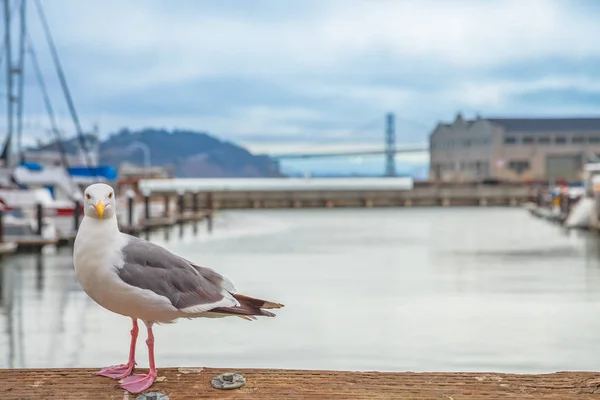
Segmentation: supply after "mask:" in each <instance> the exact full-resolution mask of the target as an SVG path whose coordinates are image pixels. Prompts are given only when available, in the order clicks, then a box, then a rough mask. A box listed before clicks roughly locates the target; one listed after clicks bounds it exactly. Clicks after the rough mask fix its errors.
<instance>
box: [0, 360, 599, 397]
mask: <svg viewBox="0 0 600 400" xmlns="http://www.w3.org/2000/svg"><path fill="white" fill-rule="evenodd" d="M93 372H95V370H91V369H21V370H16V369H14V370H0V394H1V396H2V399H11V400H13V399H15V400H21V399H64V400H70V399H77V400H79V399H106V400H109V399H115V400H116V399H118V400H123V399H135V398H136V397H137V395H132V394H127V393H126V392H125V391H124V390H122V389H117V388H115V387H114V386H115V384H116V381H114V380H112V379H109V378H104V377H97V376H93V375H92V374H93ZM223 372H237V373H241V374H242V375H243V376H244V377H245V378H246V382H247V383H246V385H245V386H244V387H242V388H240V389H234V390H229V391H227V390H216V389H213V388H212V387H211V386H210V380H211V379H212V378H213V377H215V376H217V375H219V374H221V373H223ZM159 376H161V377H164V380H163V381H162V382H157V383H155V384H154V385H153V386H152V387H151V388H150V389H149V390H148V392H151V391H160V392H162V393H166V394H167V395H169V398H170V400H179V399H241V400H244V399H246V400H249V399H252V400H255V399H290V400H296V399H319V400H322V399H323V400H325V399H365V400H366V399H369V400H379V399H413V400H415V399H446V400H462V399H565V400H566V399H568V400H577V399H600V373H592V372H559V373H554V374H545V375H516V374H495V373H381V372H339V371H295V370H271V369H264V370H262V369H236V370H222V369H212V368H211V369H203V370H202V371H200V372H198V371H197V370H193V369H186V368H181V369H179V368H165V369H160V370H159Z"/></svg>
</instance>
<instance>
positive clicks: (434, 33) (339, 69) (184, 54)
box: [27, 0, 600, 145]
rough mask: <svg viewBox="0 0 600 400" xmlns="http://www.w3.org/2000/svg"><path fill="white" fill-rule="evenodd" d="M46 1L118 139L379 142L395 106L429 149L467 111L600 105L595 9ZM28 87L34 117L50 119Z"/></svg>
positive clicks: (343, 0) (64, 45) (91, 115)
mask: <svg viewBox="0 0 600 400" xmlns="http://www.w3.org/2000/svg"><path fill="white" fill-rule="evenodd" d="M44 4H45V7H46V11H47V15H48V20H49V22H50V24H51V26H52V29H53V31H54V33H55V39H56V42H57V45H58V48H59V52H60V54H61V56H62V60H63V64H64V67H65V70H66V72H67V74H68V78H69V82H70V83H71V86H72V91H73V95H74V98H75V100H76V101H77V105H78V109H79V112H80V114H81V115H82V119H83V120H84V122H85V123H86V124H87V126H91V124H92V123H93V122H99V123H100V127H101V129H102V130H103V131H104V132H107V131H114V130H116V129H118V128H120V127H121V126H123V125H127V126H129V127H132V128H141V127H146V126H157V127H179V128H191V129H198V130H205V131H210V132H211V133H214V134H217V135H219V136H222V137H224V138H225V139H229V140H237V141H242V142H244V143H249V144H252V143H263V144H264V143H272V144H273V145H276V144H277V142H280V143H283V142H286V143H288V142H294V141H295V142H298V143H304V142H310V141H312V142H313V143H321V144H322V143H326V142H332V141H338V142H357V143H359V142H360V143H363V142H369V141H371V142H372V143H377V144H379V143H381V140H382V135H383V134H382V132H383V129H384V126H383V119H384V115H385V113H386V112H388V111H393V112H395V113H396V116H397V121H398V126H397V130H398V137H399V138H400V139H399V140H403V141H406V142H420V141H422V140H423V138H425V137H426V135H427V133H428V132H429V130H431V129H432V128H433V126H434V125H435V123H436V122H437V120H439V119H444V120H451V119H452V118H453V116H454V114H455V113H456V112H457V111H459V110H460V111H464V112H466V113H476V112H479V113H480V114H482V115H485V114H494V115H498V114H503V115H516V114H519V115H526V114H528V113H530V114H531V113H536V114H546V115H547V114H550V113H560V114H565V113H574V114H582V113H588V112H593V111H594V110H595V109H597V99H598V97H599V96H600V87H599V85H598V84H597V83H596V82H598V80H599V78H600V72H599V71H598V69H597V68H596V65H597V63H598V61H600V47H599V46H597V45H596V43H595V41H594V40H593V38H595V37H597V36H599V34H600V25H598V24H597V20H598V17H599V13H600V7H597V6H596V5H595V3H594V2H590V1H572V2H566V1H560V0H528V1H522V0H491V1H485V2H483V1H469V0H454V1H449V0H447V1H446V0H420V1H399V0H352V1H350V0H319V1H317V0H306V1H295V2H291V1H290V2H278V1H276V0H272V1H266V0H264V1H253V2H243V1H242V2H241V1H233V0H221V1H219V2H214V1H208V0H178V1H177V2H176V3H172V2H167V1H159V0H129V1H126V2H122V1H117V0H105V1H103V2H101V3H100V2H96V1H93V0H78V1H76V2H75V1H70V0H53V1H52V2H45V3H44ZM30 8H33V4H32V5H31V6H30ZM30 11H31V18H30V20H31V21H30V29H31V35H32V37H33V39H34V41H35V43H36V48H38V50H39V52H40V61H41V62H42V63H43V65H44V72H45V75H47V76H48V84H49V87H50V88H51V89H52V90H53V94H54V97H56V98H57V99H60V92H58V89H59V87H58V86H57V80H56V77H55V75H54V71H53V70H52V65H51V63H50V61H51V60H50V58H49V57H48V54H47V51H42V49H43V48H44V47H45V43H44V40H43V37H42V36H41V31H40V29H39V24H38V23H37V21H36V20H35V18H36V17H35V14H34V12H33V11H34V10H30ZM30 74H31V71H30V70H29V72H28V78H31V77H30ZM31 86H33V85H31ZM28 89H29V90H28V103H27V104H28V107H29V108H28V110H29V112H30V113H31V114H35V115H43V114H42V113H43V108H42V107H41V102H40V99H39V93H35V92H33V90H34V88H33V87H30V86H28ZM30 92H31V93H30ZM57 103H58V104H59V105H58V106H57V107H56V108H57V113H59V114H60V116H61V118H62V119H63V120H67V119H66V117H67V116H68V115H67V113H66V107H65V106H64V101H62V103H61V102H57ZM373 120H375V121H377V120H378V121H379V122H376V123H373V124H372V126H370V127H369V128H368V129H362V130H360V129H359V128H360V127H362V126H364V125H365V124H368V123H369V122H370V121H373ZM357 130H359V131H358V132H357Z"/></svg>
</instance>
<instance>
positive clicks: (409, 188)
mask: <svg viewBox="0 0 600 400" xmlns="http://www.w3.org/2000/svg"><path fill="white" fill-rule="evenodd" d="M140 189H141V190H142V191H146V193H149V194H148V195H149V196H151V197H155V196H159V197H167V198H175V197H176V196H185V198H186V200H184V201H189V199H190V198H195V200H194V201H196V202H199V203H200V204H203V205H204V208H205V209H208V210H218V209H255V208H334V207H419V206H421V207H432V206H442V207H449V206H518V205H520V204H522V203H525V202H527V201H531V200H532V199H533V196H534V193H535V192H534V189H533V187H531V186H530V185H527V184H518V183H516V184H496V185H494V184H480V183H464V184H461V183H453V184H431V183H427V182H413V181H412V179H411V178H344V179H337V178H322V179H316V178H315V179H313V178H311V179H298V178H296V179H290V178H284V179H277V178H265V179H262V178H256V179H254V178H245V179H223V180H220V179H169V180H165V179H156V180H141V181H140ZM182 193H185V194H182Z"/></svg>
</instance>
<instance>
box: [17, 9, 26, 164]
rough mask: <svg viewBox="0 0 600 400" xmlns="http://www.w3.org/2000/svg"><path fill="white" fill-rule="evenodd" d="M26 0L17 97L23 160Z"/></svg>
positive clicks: (21, 12) (19, 148) (21, 36)
mask: <svg viewBox="0 0 600 400" xmlns="http://www.w3.org/2000/svg"><path fill="white" fill-rule="evenodd" d="M25 4H26V1H25V0H21V9H20V28H21V29H20V35H19V69H18V74H19V86H18V97H17V149H18V152H19V158H20V161H23V89H24V87H25V37H26V35H27V13H26V9H25Z"/></svg>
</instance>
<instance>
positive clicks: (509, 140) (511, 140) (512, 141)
mask: <svg viewBox="0 0 600 400" xmlns="http://www.w3.org/2000/svg"><path fill="white" fill-rule="evenodd" d="M515 143H517V138H516V137H514V136H507V137H505V138H504V144H515Z"/></svg>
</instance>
